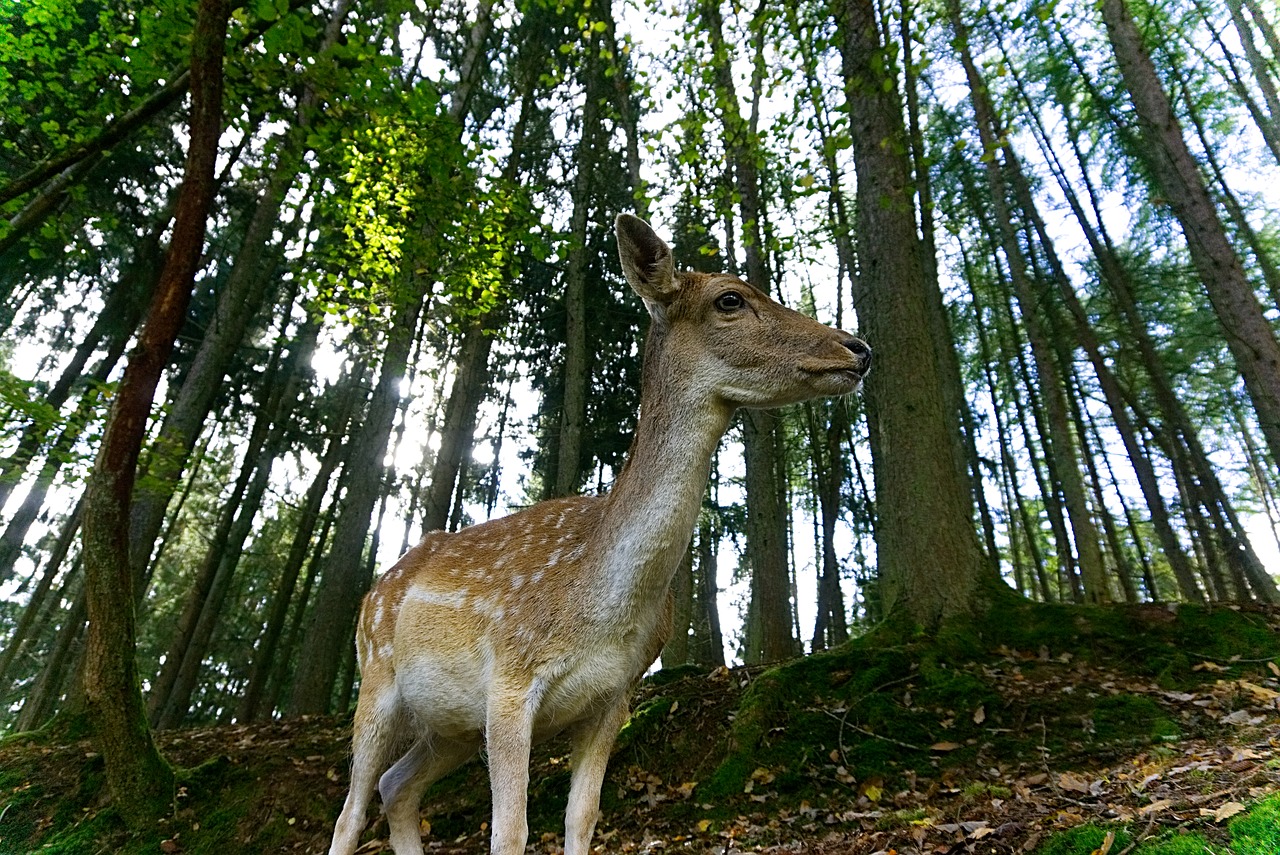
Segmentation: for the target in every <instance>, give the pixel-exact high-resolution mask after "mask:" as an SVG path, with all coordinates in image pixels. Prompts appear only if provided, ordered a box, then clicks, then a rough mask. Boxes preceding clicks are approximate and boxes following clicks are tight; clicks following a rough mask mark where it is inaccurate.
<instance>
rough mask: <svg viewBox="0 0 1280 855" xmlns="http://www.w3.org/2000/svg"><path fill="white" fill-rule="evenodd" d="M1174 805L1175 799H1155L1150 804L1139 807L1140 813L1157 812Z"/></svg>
mask: <svg viewBox="0 0 1280 855" xmlns="http://www.w3.org/2000/svg"><path fill="white" fill-rule="evenodd" d="M1172 806H1173V799H1160V800H1159V801H1154V802H1152V803H1151V804H1149V805H1143V806H1142V807H1140V808H1138V813H1156V812H1158V811H1162V810H1164V809H1165V808H1168V807H1172Z"/></svg>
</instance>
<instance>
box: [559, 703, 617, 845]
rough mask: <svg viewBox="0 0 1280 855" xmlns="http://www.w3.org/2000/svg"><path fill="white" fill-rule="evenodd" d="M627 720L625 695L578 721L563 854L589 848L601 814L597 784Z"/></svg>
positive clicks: (565, 818)
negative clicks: (581, 721)
mask: <svg viewBox="0 0 1280 855" xmlns="http://www.w3.org/2000/svg"><path fill="white" fill-rule="evenodd" d="M626 719H627V700H626V697H625V696H624V697H620V698H618V699H617V700H616V701H614V702H613V703H612V704H611V705H610V706H608V707H607V708H606V709H604V710H603V711H602V712H601V713H599V714H598V715H597V716H595V717H594V718H591V719H588V720H587V721H585V722H583V723H582V724H580V725H579V726H578V728H577V730H575V732H574V734H573V779H572V782H571V783H570V785H569V807H568V809H567V810H566V811H565V815H564V853H565V855H587V852H589V851H590V848H591V835H592V834H593V833H594V832H595V830H596V818H597V817H599V815H600V787H601V785H602V784H603V783H604V773H605V768H606V767H607V766H608V765H609V752H610V751H611V750H612V749H613V743H614V740H616V739H617V738H618V731H619V730H620V729H621V728H622V723H623V722H624V721H626Z"/></svg>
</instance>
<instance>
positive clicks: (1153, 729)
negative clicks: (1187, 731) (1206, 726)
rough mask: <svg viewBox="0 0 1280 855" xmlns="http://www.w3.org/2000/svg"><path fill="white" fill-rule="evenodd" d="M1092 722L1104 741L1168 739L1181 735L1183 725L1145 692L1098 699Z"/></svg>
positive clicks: (1163, 740)
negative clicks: (1170, 716)
mask: <svg viewBox="0 0 1280 855" xmlns="http://www.w3.org/2000/svg"><path fill="white" fill-rule="evenodd" d="M1093 724H1094V728H1095V732H1096V734H1097V738H1098V739H1099V740H1101V741H1104V742H1111V743H1123V742H1144V743H1145V742H1169V741H1173V740H1177V739H1181V738H1182V729H1181V728H1179V727H1178V725H1177V724H1176V723H1175V722H1174V721H1172V720H1171V719H1170V718H1169V717H1168V715H1167V714H1166V713H1165V711H1164V709H1163V708H1161V706H1160V705H1159V704H1157V703H1156V702H1155V701H1153V700H1151V698H1148V697H1144V696H1142V695H1126V694H1119V695H1108V696H1105V697H1103V698H1100V699H1099V700H1098V703H1097V705H1096V706H1095V708H1094V713H1093Z"/></svg>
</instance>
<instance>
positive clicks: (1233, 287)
mask: <svg viewBox="0 0 1280 855" xmlns="http://www.w3.org/2000/svg"><path fill="white" fill-rule="evenodd" d="M1100 8H1101V10H1102V20H1103V22H1104V23H1105V25H1106V29H1107V36H1108V37H1109V39H1110V41H1111V46H1112V48H1113V49H1114V51H1115V57H1116V63H1117V65H1118V66H1119V68H1120V75H1121V78H1122V79H1123V81H1124V86H1125V89H1126V90H1127V91H1128V93H1129V97H1130V99H1131V100H1132V103H1133V106H1134V109H1135V111H1136V112H1137V115H1138V132H1139V135H1140V136H1141V139H1142V143H1143V144H1142V148H1141V150H1140V151H1139V152H1138V155H1139V156H1140V157H1141V158H1142V159H1143V161H1144V162H1145V163H1146V164H1147V166H1148V168H1149V169H1150V170H1151V175H1152V179H1153V180H1154V182H1155V183H1156V184H1157V185H1158V186H1159V188H1160V191H1161V192H1162V194H1163V195H1164V197H1165V198H1166V199H1168V201H1169V205H1170V207H1171V208H1172V210H1173V213H1174V216H1175V217H1177V219H1178V222H1179V224H1180V225H1181V226H1182V233H1183V235H1184V236H1185V237H1186V240H1187V249H1188V251H1189V252H1190V254H1191V260H1192V263H1193V264H1194V265H1195V267H1196V270H1197V271H1198V272H1199V274H1200V279H1201V282H1202V283H1203V285H1204V288H1205V291H1206V292H1207V293H1208V295H1209V303H1210V305H1212V306H1213V310H1214V313H1215V314H1216V315H1217V317H1218V320H1219V322H1220V323H1221V324H1222V328H1223V331H1224V333H1225V338H1226V341H1227V345H1228V347H1229V348H1230V350H1231V354H1232V355H1233V356H1234V357H1235V360H1236V365H1237V366H1238V367H1239V369H1240V375H1241V377H1242V378H1243V379H1244V385H1245V389H1247V390H1248V392H1249V398H1250V400H1251V401H1252V402H1253V406H1254V409H1255V411H1256V412H1257V417H1258V424H1259V426H1260V427H1261V429H1262V435H1263V437H1264V438H1265V439H1266V441H1267V446H1268V448H1269V449H1270V451H1271V457H1272V459H1273V460H1277V461H1280V341H1277V339H1276V333H1275V330H1274V329H1273V328H1272V327H1271V324H1270V322H1268V320H1267V318H1266V316H1265V315H1264V314H1263V313H1262V306H1261V304H1260V303H1259V302H1258V297H1257V295H1256V294H1255V293H1254V291H1253V286H1252V284H1251V283H1250V282H1249V280H1248V278H1247V277H1246V276H1245V272H1244V266H1243V265H1242V264H1241V262H1240V257H1239V255H1237V253H1236V251H1235V248H1234V247H1233V246H1232V244H1231V241H1230V239H1229V238H1228V236H1227V232H1226V229H1225V228H1224V227H1223V225H1222V220H1221V219H1220V218H1219V216H1218V210H1217V207H1216V206H1215V205H1214V203H1213V199H1212V197H1211V196H1210V195H1209V191H1208V188H1207V187H1206V186H1205V181H1204V177H1203V175H1201V173H1200V167H1199V165H1198V164H1197V163H1196V160H1195V158H1194V157H1193V156H1192V154H1191V151H1190V149H1188V148H1187V143H1186V139H1185V138H1184V136H1183V132H1182V125H1181V123H1180V122H1179V121H1178V118H1177V116H1176V115H1175V114H1174V111H1173V105H1172V103H1171V102H1170V99H1169V96H1168V94H1167V93H1166V92H1165V89H1164V86H1163V85H1162V83H1161V82H1160V76H1159V74H1158V73H1157V71H1156V67H1155V63H1154V62H1153V61H1152V59H1151V54H1150V52H1149V51H1148V50H1147V47H1146V44H1145V43H1144V40H1143V37H1142V33H1141V31H1140V30H1139V29H1138V25H1137V23H1136V22H1135V21H1134V19H1133V16H1132V14H1131V13H1130V11H1129V8H1128V4H1127V3H1126V2H1125V0H1102V3H1101V4H1100Z"/></svg>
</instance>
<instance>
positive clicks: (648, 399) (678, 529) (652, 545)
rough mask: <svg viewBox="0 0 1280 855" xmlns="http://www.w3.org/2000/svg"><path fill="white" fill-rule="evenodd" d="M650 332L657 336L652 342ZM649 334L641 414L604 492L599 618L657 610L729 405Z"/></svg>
mask: <svg viewBox="0 0 1280 855" xmlns="http://www.w3.org/2000/svg"><path fill="white" fill-rule="evenodd" d="M655 338H657V340H656V341H655ZM663 338H665V337H664V336H661V335H660V334H658V333H656V332H651V333H650V340H649V342H648V344H647V346H646V352H645V364H644V380H643V383H642V387H641V400H640V418H639V420H638V423H637V425H636V434H635V439H634V440H633V441H632V444H631V449H630V451H629V452H628V454H627V462H626V464H625V465H624V466H623V468H622V471H621V472H619V473H618V477H617V479H616V480H615V482H614V486H613V489H612V490H611V491H610V493H609V495H608V496H607V497H606V498H605V503H604V513H603V517H602V519H601V525H600V529H599V540H598V545H599V546H600V547H601V549H600V552H599V553H598V554H599V555H600V556H601V559H602V561H603V567H602V568H601V569H602V571H603V572H602V573H601V574H600V576H599V577H597V579H598V584H599V585H600V586H601V589H602V590H600V591H598V592H597V593H598V596H597V598H596V602H597V603H598V604H599V606H598V607H599V608H600V609H601V610H602V612H603V614H602V615H601V616H602V617H609V618H612V619H621V620H624V621H628V622H631V621H635V620H636V619H637V618H639V617H640V615H642V614H652V615H657V614H660V613H661V612H662V610H663V608H665V603H666V591H667V588H668V587H669V585H670V584H671V579H672V576H673V575H674V574H675V570H676V567H677V566H678V565H679V564H680V561H681V559H682V558H683V557H684V553H685V550H686V549H688V546H689V538H690V536H691V535H692V533H693V529H694V526H695V525H696V523H697V519H698V511H699V510H700V508H701V507H702V496H703V494H704V493H705V491H706V488H707V479H708V477H709V475H710V470H711V458H712V455H713V454H714V453H715V450H716V446H717V445H718V444H719V442H720V438H721V437H722V436H723V435H724V432H725V430H727V429H728V426H729V420H730V419H731V418H732V416H733V407H731V406H729V405H728V404H726V403H724V402H722V401H718V400H714V399H712V398H710V397H709V396H708V395H707V394H706V393H705V392H701V391H699V390H696V389H695V388H694V387H693V385H692V384H691V382H690V378H691V377H692V376H694V375H696V373H697V372H696V371H693V370H691V366H689V365H686V364H681V363H680V362H679V360H678V359H676V358H675V355H674V354H672V353H671V352H670V350H669V349H668V348H666V347H665V346H664V344H665V343H664V342H663V341H662V339H663Z"/></svg>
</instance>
